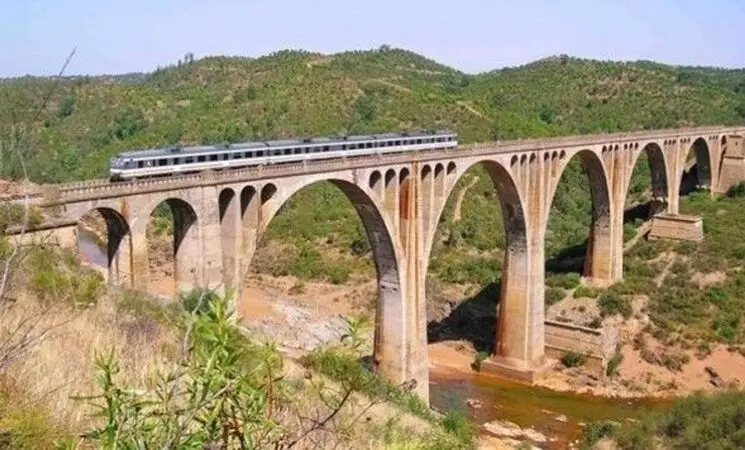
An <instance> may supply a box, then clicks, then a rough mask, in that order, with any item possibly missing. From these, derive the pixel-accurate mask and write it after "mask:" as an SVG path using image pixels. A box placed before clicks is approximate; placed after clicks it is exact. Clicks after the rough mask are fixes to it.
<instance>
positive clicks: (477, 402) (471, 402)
mask: <svg viewBox="0 0 745 450" xmlns="http://www.w3.org/2000/svg"><path fill="white" fill-rule="evenodd" d="M466 405H468V406H469V407H471V408H473V409H480V408H481V407H482V406H483V404H482V403H481V400H478V399H475V398H469V399H468V400H466Z"/></svg>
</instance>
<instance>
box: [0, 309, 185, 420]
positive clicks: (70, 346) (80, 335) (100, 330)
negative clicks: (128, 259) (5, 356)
mask: <svg viewBox="0 0 745 450" xmlns="http://www.w3.org/2000/svg"><path fill="white" fill-rule="evenodd" d="M121 300H122V299H121V297H118V296H107V297H105V298H102V299H101V300H100V301H99V303H98V304H96V305H94V306H92V307H90V308H88V309H85V310H82V311H80V310H78V311H76V310H73V309H71V308H69V307H68V306H67V305H60V306H58V307H55V308H52V309H51V310H49V311H48V312H47V313H45V314H44V315H43V316H42V317H39V319H38V320H39V322H38V327H39V329H52V331H51V332H50V334H49V335H48V336H46V337H45V338H44V339H43V340H42V341H41V342H38V343H37V345H36V346H35V347H34V348H33V349H31V351H30V352H29V353H28V354H27V355H26V356H25V357H23V358H22V359H19V360H17V361H16V362H15V363H13V364H12V365H11V366H10V367H8V368H7V370H6V372H5V373H4V374H3V379H4V382H5V386H6V387H7V390H6V392H7V394H8V396H9V397H8V400H9V402H10V403H13V404H15V407H16V408H18V407H19V406H21V405H23V406H22V407H23V408H26V407H29V408H34V409H39V410H43V411H46V412H47V413H48V414H49V417H50V418H51V424H50V425H52V426H54V427H60V428H62V429H65V430H68V431H69V432H72V433H76V432H79V431H80V430H83V429H85V428H86V427H88V426H89V425H90V424H91V419H90V417H89V416H88V413H89V411H88V409H87V408H85V407H84V405H82V404H80V402H79V401H75V400H73V399H71V397H72V396H76V395H88V394H92V393H93V392H94V390H95V385H94V375H95V373H94V372H95V367H94V365H93V356H94V354H95V353H96V352H98V351H106V350H107V349H116V351H117V353H118V355H119V356H120V363H121V368H122V371H121V375H120V376H121V379H122V381H124V382H125V383H126V384H128V385H133V386H145V385H146V384H147V382H148V378H149V375H150V374H151V373H152V372H153V369H154V368H155V367H156V366H157V365H158V364H159V363H161V362H164V361H167V360H168V359H169V358H172V357H173V355H174V354H175V352H176V351H177V339H176V336H175V333H174V332H173V331H172V330H171V329H170V328H169V327H167V326H164V325H162V324H159V323H158V322H156V321H155V320H154V319H152V318H149V317H144V316H137V315H134V314H131V313H127V312H124V311H122V309H121V308H120V307H119V306H118V305H119V302H121ZM38 307H39V305H38V304H37V303H36V302H35V301H34V300H33V299H29V298H24V299H19V300H18V302H17V303H16V306H15V307H14V308H11V309H10V310H9V311H8V315H6V316H5V317H3V321H2V322H1V323H0V333H3V334H5V333H8V332H9V331H10V330H12V329H14V324H15V323H17V322H18V321H20V320H23V318H25V317H29V316H33V315H34V314H35V309H37V308H38ZM50 431H51V430H50Z"/></svg>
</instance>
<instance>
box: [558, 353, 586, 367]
mask: <svg viewBox="0 0 745 450" xmlns="http://www.w3.org/2000/svg"><path fill="white" fill-rule="evenodd" d="M561 363H562V364H564V366H565V367H578V366H581V365H582V364H584V363H585V356H584V355H583V354H581V353H578V352H575V351H569V352H566V353H565V354H564V356H562V357H561Z"/></svg>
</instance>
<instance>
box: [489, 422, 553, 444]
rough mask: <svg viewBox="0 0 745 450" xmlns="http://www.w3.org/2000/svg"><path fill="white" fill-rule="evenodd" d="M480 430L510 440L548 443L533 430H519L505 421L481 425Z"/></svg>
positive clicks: (516, 426) (541, 435) (544, 437)
mask: <svg viewBox="0 0 745 450" xmlns="http://www.w3.org/2000/svg"><path fill="white" fill-rule="evenodd" d="M482 428H484V430H486V431H488V432H489V433H491V434H493V435H495V436H498V437H505V438H512V439H519V438H524V439H529V440H531V441H533V442H537V443H539V444H541V443H544V442H546V441H548V439H547V438H546V436H544V435H543V434H541V433H539V432H538V431H536V430H534V429H533V428H520V427H519V426H518V425H516V424H514V423H512V422H507V421H501V420H494V421H491V422H487V423H485V424H483V425H482Z"/></svg>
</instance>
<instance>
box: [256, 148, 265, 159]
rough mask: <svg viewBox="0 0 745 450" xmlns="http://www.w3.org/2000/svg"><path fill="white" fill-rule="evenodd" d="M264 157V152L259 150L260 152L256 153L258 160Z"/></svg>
mask: <svg viewBox="0 0 745 450" xmlns="http://www.w3.org/2000/svg"><path fill="white" fill-rule="evenodd" d="M262 156H264V150H258V151H257V152H256V157H257V158H261V157H262Z"/></svg>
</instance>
